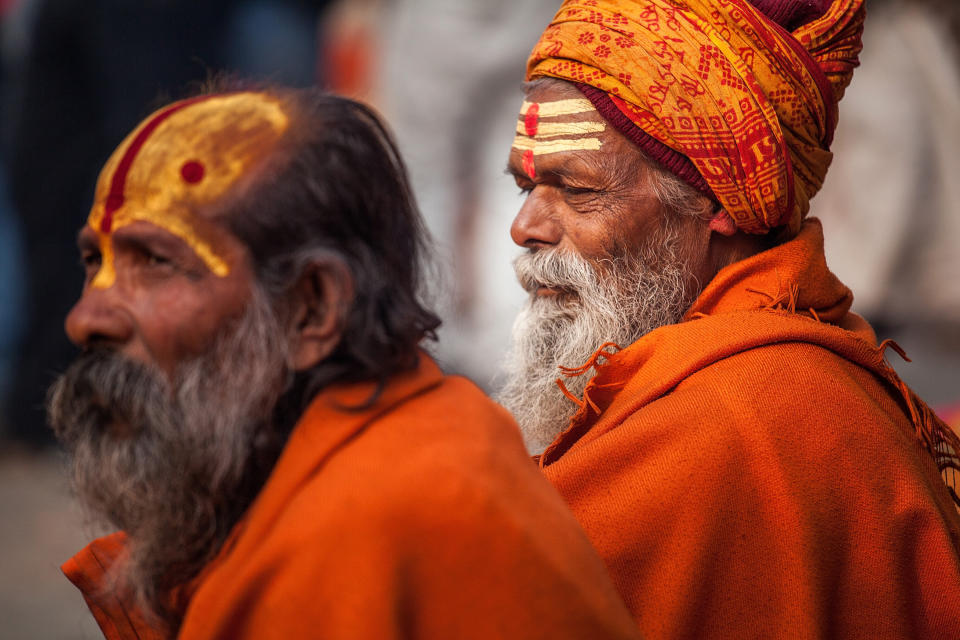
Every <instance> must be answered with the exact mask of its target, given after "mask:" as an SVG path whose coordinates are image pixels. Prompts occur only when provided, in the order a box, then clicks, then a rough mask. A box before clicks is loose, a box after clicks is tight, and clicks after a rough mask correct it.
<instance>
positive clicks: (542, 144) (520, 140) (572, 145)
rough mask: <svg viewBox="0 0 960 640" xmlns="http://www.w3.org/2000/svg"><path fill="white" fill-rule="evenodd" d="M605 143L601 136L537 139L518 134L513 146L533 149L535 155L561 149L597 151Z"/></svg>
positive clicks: (522, 149) (557, 151)
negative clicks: (601, 140) (572, 138)
mask: <svg viewBox="0 0 960 640" xmlns="http://www.w3.org/2000/svg"><path fill="white" fill-rule="evenodd" d="M602 145H603V143H602V142H600V139H599V138H579V139H576V140H536V139H534V138H528V137H527V136H520V135H518V136H517V137H516V138H514V140H513V148H514V149H519V150H520V151H533V155H535V156H542V155H544V154H545V153H560V152H561V151H597V150H598V149H600V147H601V146H602Z"/></svg>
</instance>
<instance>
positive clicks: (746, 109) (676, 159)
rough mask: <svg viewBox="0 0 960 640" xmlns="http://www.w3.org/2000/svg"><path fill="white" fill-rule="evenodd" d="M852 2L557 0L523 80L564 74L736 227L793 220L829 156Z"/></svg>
mask: <svg viewBox="0 0 960 640" xmlns="http://www.w3.org/2000/svg"><path fill="white" fill-rule="evenodd" d="M862 4H863V0H833V1H832V2H830V0H752V4H751V3H750V2H747V1H746V0H567V1H566V2H564V3H563V6H562V7H561V8H560V11H559V12H558V13H557V15H556V16H555V17H554V19H553V22H552V23H551V24H550V26H549V27H547V29H546V31H545V32H544V33H543V35H542V36H541V38H540V41H539V42H538V43H537V45H536V46H535V47H534V49H533V52H532V53H531V55H530V59H529V60H528V62H527V79H528V80H529V79H532V78H535V77H538V76H549V77H554V78H559V79H561V80H567V81H570V82H574V83H577V85H578V86H579V87H580V89H581V91H582V92H583V93H584V95H585V96H586V97H587V98H589V99H590V101H591V102H593V104H594V106H596V107H597V109H598V110H599V111H600V112H601V113H602V114H603V115H604V117H606V119H607V120H609V121H610V122H611V124H613V125H614V126H615V127H617V129H619V130H620V131H621V132H624V133H625V134H626V135H627V137H629V138H630V139H631V140H633V141H634V142H636V143H637V144H639V145H640V147H641V148H642V149H644V151H646V152H647V153H648V155H650V156H651V157H652V158H653V159H655V160H656V161H658V162H659V163H660V164H661V165H663V166H664V167H666V168H667V169H669V170H671V171H673V172H674V173H675V174H676V175H678V176H680V177H681V178H683V179H684V180H686V181H687V182H688V183H690V184H692V185H694V186H695V187H697V188H698V189H699V190H700V191H702V192H703V193H706V194H708V195H710V196H711V197H713V198H714V199H716V200H717V201H718V202H719V203H720V204H721V205H722V206H723V208H724V209H725V210H726V212H727V213H728V214H729V215H730V217H731V218H733V220H734V222H735V223H736V225H737V227H739V228H740V229H742V230H744V231H747V232H749V233H766V232H768V231H769V230H770V229H773V228H776V227H782V226H786V227H787V228H788V229H790V230H791V231H794V232H795V231H796V230H797V229H799V227H800V223H801V221H802V219H803V217H804V216H805V215H806V214H807V211H808V210H809V206H810V205H809V201H810V198H812V197H813V195H814V194H815V193H816V192H817V191H818V190H819V189H820V186H821V185H822V184H823V179H824V176H825V175H826V172H827V167H828V166H829V164H830V160H831V157H832V155H831V153H830V151H829V148H830V142H831V139H832V137H833V131H834V128H835V127H836V123H837V102H838V101H839V100H840V98H841V97H842V95H843V91H844V89H845V88H846V86H847V85H848V84H849V82H850V78H851V77H852V75H853V69H854V67H856V66H857V64H858V60H857V54H858V53H859V52H860V48H861V44H860V36H861V34H862V31H863V18H864V9H863V6H862ZM788 29H789V31H788Z"/></svg>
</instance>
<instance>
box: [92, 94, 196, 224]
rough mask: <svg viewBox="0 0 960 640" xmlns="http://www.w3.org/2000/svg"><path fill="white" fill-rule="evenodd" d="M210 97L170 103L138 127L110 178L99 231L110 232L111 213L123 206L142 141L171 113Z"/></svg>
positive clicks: (144, 141)
mask: <svg viewBox="0 0 960 640" xmlns="http://www.w3.org/2000/svg"><path fill="white" fill-rule="evenodd" d="M212 97H214V96H212V95H209V96H197V97H196V98H190V99H189V100H184V101H183V102H178V103H177V104H174V105H170V106H169V107H167V108H166V109H164V110H163V111H161V112H160V113H158V114H157V115H155V116H154V117H153V119H151V120H150V121H149V122H147V124H145V125H144V126H143V128H142V129H140V131H139V133H137V135H136V137H135V138H134V139H133V142H131V143H130V146H129V147H128V148H127V151H126V152H125V153H124V154H123V158H121V159H120V164H118V165H117V170H116V171H115V172H114V173H113V178H112V179H111V180H110V193H109V194H107V200H106V202H104V205H103V219H102V220H100V231H102V232H103V233H110V229H111V228H112V227H113V213H114V212H115V211H116V210H117V209H119V208H120V207H122V206H123V188H124V186H125V185H126V183H127V174H128V173H129V172H130V167H131V166H132V165H133V160H134V158H136V157H137V153H139V151H140V149H141V148H142V147H143V145H144V143H146V141H147V138H149V137H150V134H152V133H153V132H154V130H155V129H156V128H157V127H158V126H160V123H161V122H163V121H164V120H166V119H167V118H169V117H170V116H171V115H172V114H173V113H175V112H177V111H179V110H180V109H183V108H184V107H188V106H190V105H191V104H194V103H195V102H200V101H201V100H207V99H209V98H212Z"/></svg>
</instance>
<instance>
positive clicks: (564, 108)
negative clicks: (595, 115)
mask: <svg viewBox="0 0 960 640" xmlns="http://www.w3.org/2000/svg"><path fill="white" fill-rule="evenodd" d="M535 104H537V105H539V106H540V108H539V115H540V117H541V118H550V117H552V116H566V115H570V114H573V113H587V112H588V111H596V108H595V107H594V106H593V103H592V102H590V101H589V100H587V99H586V98H573V99H570V100H555V101H553V102H527V101H526V100H524V101H523V104H522V105H520V113H526V112H527V111H528V110H529V109H530V107H531V106H533V105H535Z"/></svg>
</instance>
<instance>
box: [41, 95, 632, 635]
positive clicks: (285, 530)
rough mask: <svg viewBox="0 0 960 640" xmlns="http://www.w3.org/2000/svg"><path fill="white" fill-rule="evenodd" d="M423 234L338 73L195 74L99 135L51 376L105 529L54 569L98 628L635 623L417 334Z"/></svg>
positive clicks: (473, 396)
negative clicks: (80, 279)
mask: <svg viewBox="0 0 960 640" xmlns="http://www.w3.org/2000/svg"><path fill="white" fill-rule="evenodd" d="M422 244H423V237H422V231H421V223H420V220H419V216H418V214H417V211H416V208H415V205H414V203H413V200H412V197H411V195H410V192H409V188H408V186H407V182H406V177H405V175H404V171H403V167H402V163H401V161H400V158H399V157H398V155H397V152H396V150H395V148H394V146H393V143H392V142H391V141H390V139H389V136H388V135H387V133H386V132H385V130H384V128H383V126H382V125H381V124H380V123H379V121H378V120H377V118H376V116H375V115H373V113H372V112H371V111H369V110H368V109H366V108H365V107H363V106H361V105H359V104H357V103H354V102H352V101H349V100H346V99H342V98H337V97H333V96H328V95H324V94H321V93H319V92H315V91H292V90H281V89H276V90H270V91H265V92H233V93H223V94H218V95H207V96H201V97H197V98H194V99H191V100H185V101H182V102H177V103H175V104H172V105H170V106H168V107H166V108H164V109H161V110H160V111H158V112H156V113H154V114H153V115H151V116H150V117H149V118H147V119H146V120H145V121H144V122H143V123H142V124H141V125H140V126H138V127H137V128H136V129H135V130H134V131H133V133H131V134H130V136H129V137H128V138H127V139H126V140H124V142H123V143H122V144H121V145H120V147H119V148H118V149H117V150H116V152H115V153H114V154H113V156H112V157H111V158H110V160H109V161H108V162H107V164H106V166H105V167H104V169H103V172H102V174H101V177H100V181H99V183H98V185H97V190H96V197H95V201H94V205H93V209H92V211H91V213H90V218H89V220H88V222H87V225H86V226H85V227H84V228H83V230H82V231H81V233H80V248H81V251H82V253H83V259H84V263H85V265H86V284H85V287H84V290H83V294H82V296H81V298H80V300H79V302H77V304H76V306H75V307H74V309H73V310H72V311H71V312H70V315H69V317H68V318H67V323H66V325H67V333H68V334H69V336H70V338H71V339H72V340H73V341H74V342H75V343H76V344H77V345H79V346H80V347H82V348H83V350H84V353H83V354H82V355H81V357H80V358H78V360H77V362H76V363H75V364H74V365H73V366H71V368H70V369H69V370H68V371H67V372H66V373H65V374H64V375H63V376H62V377H61V378H60V379H59V380H58V381H57V383H56V384H55V385H54V387H53V389H52V390H51V393H50V402H49V412H50V418H51V422H52V424H53V426H54V429H55V430H56V433H57V435H58V437H59V438H60V439H61V441H62V442H63V443H64V444H65V445H66V447H67V448H68V450H69V452H70V454H71V457H72V461H73V472H74V474H73V475H74V483H75V485H76V489H77V493H78V496H79V497H80V498H81V500H82V501H83V503H84V504H85V505H86V506H87V507H88V509H89V510H90V511H92V513H93V515H95V516H98V517H100V518H101V519H103V520H105V521H106V522H107V523H108V524H109V525H111V526H115V527H118V528H120V529H121V532H119V533H115V534H112V535H110V536H107V537H104V538H101V539H98V540H96V541H94V542H93V543H91V544H90V545H89V546H88V547H87V548H86V549H84V550H83V551H81V552H80V553H79V554H77V555H76V556H75V557H74V558H72V559H71V560H69V561H68V562H67V563H66V564H65V565H64V567H63V569H64V572H65V573H66V574H67V576H68V577H69V579H70V580H71V581H72V582H73V583H74V584H75V585H76V586H77V587H79V588H80V590H81V591H82V592H83V595H84V597H85V599H86V601H87V604H88V605H89V607H90V609H91V611H92V612H93V614H94V616H95V617H96V619H97V621H98V622H99V624H100V626H101V628H102V629H103V632H104V634H105V636H106V637H107V638H109V639H111V640H115V639H133V638H141V639H142V638H172V637H174V636H176V637H179V638H197V639H199V638H204V639H211V638H222V639H224V640H227V639H230V640H236V639H242V638H250V639H254V638H256V639H261V638H376V639H378V640H379V639H381V638H437V639H440V638H444V639H446V638H494V637H495V638H518V639H519V638H523V639H527V638H544V639H546V638H569V639H570V640H574V639H579V638H636V637H638V631H637V629H636V627H635V625H634V624H633V622H632V620H631V619H630V616H629V614H628V612H627V611H626V609H625V608H624V606H623V602H622V600H621V599H620V598H619V596H618V595H617V593H616V591H615V589H614V587H613V585H612V584H611V582H610V578H609V576H608V575H607V573H606V571H605V570H604V567H603V564H602V562H601V560H600V559H599V558H598V557H597V555H596V552H595V551H594V550H593V549H592V548H591V546H590V543H589V541H588V540H587V538H586V536H585V535H584V533H583V531H582V529H580V527H579V526H578V525H577V523H576V521H575V520H574V518H573V516H572V515H571V514H570V512H569V511H568V510H567V509H566V507H565V506H564V504H563V502H562V500H561V499H560V497H559V496H558V495H557V494H556V492H555V491H554V490H553V489H552V488H551V487H550V485H549V483H548V482H547V481H546V480H545V479H544V478H543V477H542V476H541V474H539V473H538V471H537V469H536V467H535V466H534V465H533V464H531V462H530V459H529V457H528V456H527V455H526V452H525V451H524V448H523V444H522V440H521V438H520V434H519V431H518V430H517V428H516V424H515V423H514V422H513V421H512V420H511V419H510V417H509V415H508V414H507V413H506V412H505V411H504V410H503V409H502V408H501V407H499V406H497V405H496V404H495V403H493V402H492V401H491V400H489V399H488V398H486V397H485V396H484V395H483V394H482V393H481V392H480V391H479V389H477V388H476V387H475V386H473V385H472V384H471V383H469V382H467V381H466V380H464V379H462V378H456V377H448V376H444V375H443V374H442V373H441V372H440V370H439V369H438V368H437V366H436V365H435V364H434V362H433V361H432V360H431V359H430V357H429V356H428V355H427V354H426V353H425V352H424V351H422V350H420V349H419V347H418V344H419V343H420V341H421V339H422V338H424V337H425V336H429V335H430V334H431V333H432V331H433V330H434V329H435V328H436V326H437V324H438V321H437V319H436V317H435V316H434V314H433V313H432V312H430V311H429V310H428V309H427V308H425V307H424V305H423V304H422V303H421V301H420V298H419V288H418V287H419V276H418V266H419V259H420V256H421V250H422ZM465 461H468V462H469V464H465Z"/></svg>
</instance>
